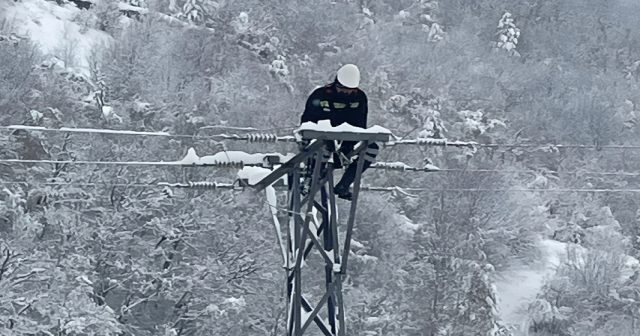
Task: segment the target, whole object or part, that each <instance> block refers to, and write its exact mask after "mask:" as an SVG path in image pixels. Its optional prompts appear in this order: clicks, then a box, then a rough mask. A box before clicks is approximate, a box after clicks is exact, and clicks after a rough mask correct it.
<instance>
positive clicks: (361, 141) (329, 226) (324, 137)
mask: <svg viewBox="0 0 640 336" xmlns="http://www.w3.org/2000/svg"><path fill="white" fill-rule="evenodd" d="M301 135H302V138H303V140H307V141H310V144H309V145H307V146H305V147H304V148H303V149H302V150H301V152H300V153H299V154H298V155H296V156H295V157H293V158H292V159H291V160H289V161H287V162H286V163H284V164H283V165H281V166H280V167H278V168H277V169H275V170H274V171H273V172H272V173H270V174H269V175H267V176H266V177H264V178H263V179H262V180H261V181H260V182H258V183H257V184H255V185H254V187H255V188H257V189H258V190H262V189H264V188H266V187H267V186H270V185H271V184H272V183H274V182H275V181H277V180H279V179H281V178H282V177H284V176H285V175H287V177H288V181H289V182H290V183H289V186H288V199H287V200H288V214H289V217H288V218H289V230H287V232H288V249H287V252H288V258H286V260H287V261H286V264H287V265H286V269H287V292H288V305H287V308H288V312H287V314H288V318H287V335H288V336H302V335H303V334H305V332H307V330H308V329H309V326H310V325H311V324H312V323H315V325H316V326H317V327H318V328H319V329H320V331H321V332H322V333H323V334H324V335H326V336H345V335H346V332H347V328H346V326H345V307H344V302H343V297H342V281H343V277H344V276H345V274H346V272H347V261H348V258H349V251H350V248H351V235H352V233H353V227H354V224H355V216H356V208H357V206H358V196H359V191H360V181H361V177H362V170H363V167H364V162H365V160H364V157H365V155H364V153H365V151H366V149H367V146H368V145H369V144H370V143H371V142H375V141H378V142H387V141H389V134H384V133H345V132H323V131H315V130H303V131H301ZM334 141H355V142H357V145H356V146H355V149H354V151H353V152H352V153H349V154H347V157H356V156H357V157H358V159H357V161H356V162H357V167H358V169H357V174H356V179H355V182H354V185H353V199H352V201H351V204H350V211H349V216H348V218H347V220H346V222H343V223H341V222H340V221H339V219H338V210H337V203H336V196H335V195H334V192H333V188H334V164H333V163H332V162H331V161H332V160H331V158H332V157H333V153H330V152H329V151H328V150H327V144H328V142H334ZM334 143H335V142H334ZM332 147H333V146H331V147H330V148H332ZM303 164H304V167H306V169H303ZM309 180H310V181H309ZM305 183H307V184H308V194H306V192H305V193H303V192H302V189H303V188H301V186H303V184H305ZM317 196H319V197H317ZM318 215H319V216H318ZM318 217H320V218H318ZM340 226H342V228H341V230H339V227H340ZM339 235H343V237H344V239H340V238H341V237H339ZM313 250H315V251H317V252H318V253H319V254H320V255H321V256H322V259H323V262H324V279H325V286H324V290H323V294H322V297H320V298H319V299H317V298H316V300H315V302H312V300H308V299H307V298H306V297H305V296H304V294H305V293H304V292H305V287H304V284H303V279H302V274H303V272H302V271H303V269H308V268H309V267H305V264H304V262H305V261H307V257H308V256H309V255H310V253H311V252H312V251H313ZM318 276H322V275H320V274H318ZM307 294H309V293H307Z"/></svg>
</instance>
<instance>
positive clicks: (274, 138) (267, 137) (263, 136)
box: [0, 125, 640, 150]
mask: <svg viewBox="0 0 640 336" xmlns="http://www.w3.org/2000/svg"><path fill="white" fill-rule="evenodd" d="M212 128H222V129H230V130H239V131H247V132H249V131H255V132H266V131H273V130H285V129H287V130H294V129H295V128H296V127H276V128H268V129H260V128H254V127H234V126H205V127H202V128H201V129H212ZM0 129H5V130H12V131H15V130H24V131H32V132H63V133H89V134H105V135H126V136H150V137H153V136H159V137H167V138H185V139H191V140H217V141H225V140H235V141H248V142H295V141H296V139H295V137H294V136H279V135H277V134H270V133H253V134H251V133H249V134H243V135H238V134H216V135H188V134H171V133H167V132H146V131H129V130H111V129H94V128H71V127H61V128H46V127H40V126H26V125H10V126H0ZM383 145H384V146H385V147H392V146H396V145H418V146H443V147H476V148H538V149H543V148H549V149H564V148H574V149H596V150H602V149H633V150H637V149H640V145H579V144H551V143H547V144H495V143H494V144H483V143H476V142H464V141H448V140H447V139H432V138H418V139H399V140H392V141H389V142H387V143H385V144H383Z"/></svg>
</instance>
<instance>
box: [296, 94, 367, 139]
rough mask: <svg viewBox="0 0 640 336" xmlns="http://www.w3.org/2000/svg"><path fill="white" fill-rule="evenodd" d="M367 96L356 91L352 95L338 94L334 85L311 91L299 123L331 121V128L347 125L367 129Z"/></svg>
mask: <svg viewBox="0 0 640 336" xmlns="http://www.w3.org/2000/svg"><path fill="white" fill-rule="evenodd" d="M367 113H368V106H367V95H366V94H365V93H364V92H362V90H360V89H358V91H357V92H355V93H352V94H345V93H338V91H336V88H335V84H329V85H327V86H324V87H321V88H318V89H316V90H315V91H313V93H312V94H311V95H310V96H309V99H307V104H306V106H305V109H304V113H303V114H302V118H300V121H301V123H304V122H308V121H310V122H314V123H317V122H318V121H319V120H331V126H334V127H335V126H339V125H341V124H343V123H347V124H349V125H351V126H355V127H361V128H367Z"/></svg>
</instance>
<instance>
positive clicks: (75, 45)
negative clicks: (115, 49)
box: [1, 0, 112, 78]
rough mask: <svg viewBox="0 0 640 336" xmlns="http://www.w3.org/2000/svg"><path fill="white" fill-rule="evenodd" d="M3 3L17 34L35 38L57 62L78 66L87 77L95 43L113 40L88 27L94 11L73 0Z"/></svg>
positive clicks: (33, 39) (101, 44)
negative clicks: (70, 1)
mask: <svg viewBox="0 0 640 336" xmlns="http://www.w3.org/2000/svg"><path fill="white" fill-rule="evenodd" d="M1 6H2V7H3V10H4V11H5V15H6V17H7V18H8V20H9V22H10V23H11V24H12V25H13V26H14V28H15V30H14V32H15V33H16V34H18V35H20V36H22V37H26V38H28V39H30V40H31V41H33V42H35V43H36V44H37V45H38V46H39V47H40V50H41V51H42V53H43V54H44V55H46V56H49V57H50V58H49V59H51V60H53V59H54V58H56V59H57V62H58V64H57V66H59V67H65V68H68V67H70V68H74V69H77V70H79V71H80V73H82V74H83V75H85V76H87V78H88V77H89V76H90V72H89V70H90V64H89V60H90V59H91V57H92V54H93V53H94V52H95V51H97V50H96V47H100V46H104V45H106V44H108V43H110V42H111V41H112V38H111V37H110V36H109V35H108V34H106V33H105V32H101V31H98V30H96V29H93V28H89V26H92V24H93V23H94V22H95V21H96V20H97V19H96V18H95V15H94V14H91V13H90V12H88V11H86V10H81V9H79V8H78V7H77V6H76V5H74V4H72V3H67V4H64V5H62V6H61V5H58V4H57V3H56V2H54V1H45V0H24V1H22V0H21V1H19V2H10V3H8V4H7V3H5V4H3V5H1Z"/></svg>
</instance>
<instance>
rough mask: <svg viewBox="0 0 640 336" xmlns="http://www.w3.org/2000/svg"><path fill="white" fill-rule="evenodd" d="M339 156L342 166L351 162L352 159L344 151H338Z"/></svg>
mask: <svg viewBox="0 0 640 336" xmlns="http://www.w3.org/2000/svg"><path fill="white" fill-rule="evenodd" d="M338 158H340V166H341V167H347V166H348V165H350V164H351V159H350V158H348V157H347V156H346V155H345V154H344V153H343V152H342V151H339V152H338Z"/></svg>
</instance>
